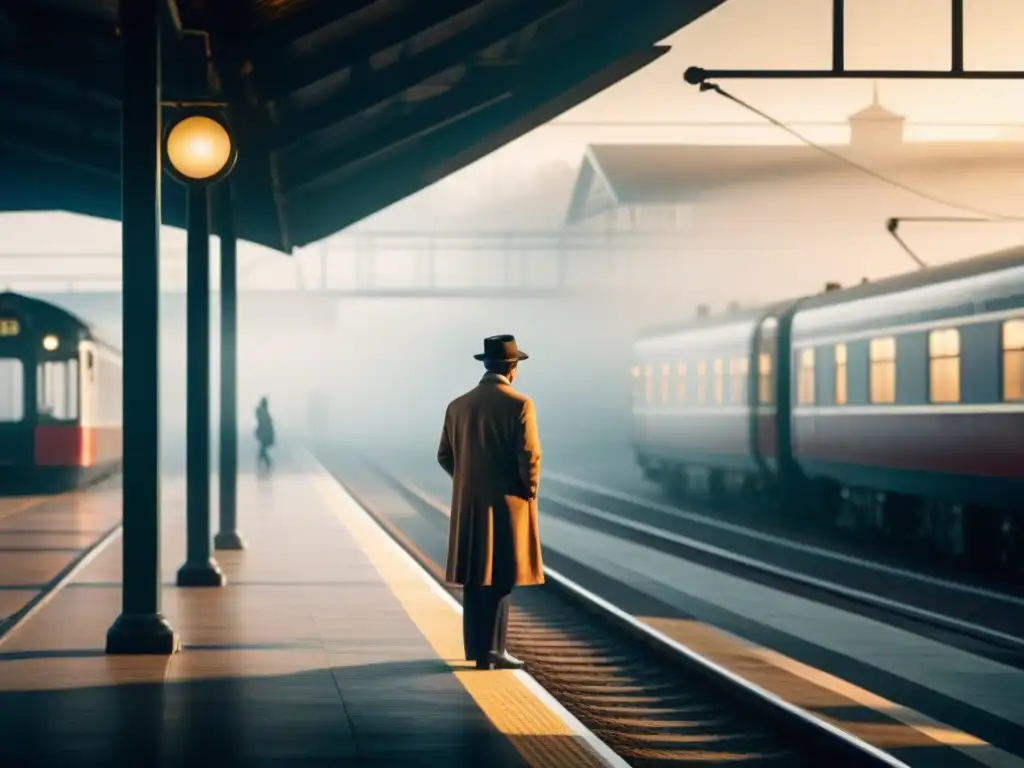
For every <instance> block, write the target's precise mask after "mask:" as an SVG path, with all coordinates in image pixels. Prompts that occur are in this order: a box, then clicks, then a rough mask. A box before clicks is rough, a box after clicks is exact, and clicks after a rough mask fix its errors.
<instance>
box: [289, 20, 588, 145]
mask: <svg viewBox="0 0 1024 768" xmlns="http://www.w3.org/2000/svg"><path fill="white" fill-rule="evenodd" d="M572 2H574V0H509V2H507V3H506V5H505V6H504V7H503V9H502V10H501V11H499V12H496V13H495V14H494V15H493V16H491V17H489V18H488V19H487V20H486V21H484V22H482V23H480V24H479V25H476V26H474V27H471V28H470V29H469V30H467V31H466V32H464V33H462V34H459V35H455V36H454V37H452V38H451V39H449V40H446V41H444V42H443V43H439V44H438V45H435V46H433V47H432V48H429V49H428V50H426V51H424V52H423V53H421V54H419V55H417V56H413V57H411V58H409V59H406V60H405V61H402V62H399V63H397V64H395V65H394V66H392V67H388V68H387V69H386V70H384V71H382V72H381V73H380V74H378V75H376V76H374V77H373V78H372V79H371V80H370V81H369V82H367V83H366V84H365V85H362V86H358V85H357V86H356V87H354V88H352V89H350V90H349V91H346V92H344V93H342V94H341V95H340V96H339V97H338V99H337V100H335V101H334V102H332V103H329V104H326V105H324V106H322V107H318V108H316V109H312V110H310V111H309V112H308V113H306V114H305V115H303V114H298V115H295V116H293V117H292V119H291V121H290V122H286V123H285V124H284V125H283V126H282V127H281V130H280V131H279V133H278V141H277V146H278V148H279V149H283V148H285V147H288V146H290V145H292V144H295V143H298V142H300V141H302V140H303V139H305V138H307V137H309V136H310V135H312V134H314V133H317V132H319V131H323V130H326V129H327V128H330V127H331V126H334V125H337V124H338V123H341V122H343V121H345V120H347V119H348V118H350V117H353V116H355V115H358V114H360V113H361V112H365V111H366V110H368V109H371V108H372V107H374V106H376V105H378V104H380V103H382V102H385V101H388V100H389V99H392V98H394V97H396V96H398V95H400V94H402V93H404V92H405V91H408V90H409V89H410V88H413V87H415V86H416V85H419V84H420V83H422V82H423V81H425V80H428V79H430V78H432V77H434V76H436V75H438V74H440V73H441V72H444V71H445V70H448V69H451V68H453V67H456V66H458V65H459V64H462V63H465V62H467V61H470V60H471V59H472V58H473V54H475V53H478V52H479V51H481V50H483V49H485V48H488V47H490V46H491V45H494V44H495V43H497V42H499V41H501V40H504V39H506V38H508V37H511V36H512V35H515V34H517V33H518V32H520V31H522V30H523V29H525V28H526V27H529V26H530V25H531V24H535V23H537V22H538V21H542V20H543V19H545V18H548V17H550V16H553V15H555V14H557V13H559V12H560V11H561V10H562V9H564V8H565V7H566V6H568V5H569V4H570V3H572Z"/></svg>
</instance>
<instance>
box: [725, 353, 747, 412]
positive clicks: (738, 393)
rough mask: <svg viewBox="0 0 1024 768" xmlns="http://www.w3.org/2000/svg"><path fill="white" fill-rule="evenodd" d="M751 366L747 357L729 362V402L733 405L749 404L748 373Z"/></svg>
mask: <svg viewBox="0 0 1024 768" xmlns="http://www.w3.org/2000/svg"><path fill="white" fill-rule="evenodd" d="M749 367H750V364H749V363H748V362H747V358H745V357H737V358H735V359H733V360H730V361H729V401H730V402H731V403H732V404H733V405H743V404H744V403H746V402H747V371H748V370H749Z"/></svg>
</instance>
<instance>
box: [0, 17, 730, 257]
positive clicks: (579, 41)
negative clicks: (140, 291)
mask: <svg viewBox="0 0 1024 768" xmlns="http://www.w3.org/2000/svg"><path fill="white" fill-rule="evenodd" d="M123 1H130V0H123ZM165 2H166V18H167V21H168V23H167V24H165V34H164V39H163V41H162V50H163V54H162V56H163V61H164V67H163V70H164V81H163V99H164V102H165V121H166V120H167V119H168V118H170V117H172V111H173V110H174V109H176V107H174V106H173V104H170V103H169V102H182V101H193V100H196V99H209V100H212V101H213V102H215V103H217V104H223V105H224V109H225V113H226V116H227V118H228V120H229V122H230V124H231V125H232V128H233V132H234V134H235V139H236V142H237V145H238V147H239V162H238V166H237V167H236V169H235V171H234V173H233V175H232V179H231V180H232V185H233V188H234V190H235V198H236V216H237V227H238V234H239V236H240V237H242V238H244V239H246V240H250V241H252V242H255V243H259V244H263V245H267V246H270V247H272V248H276V249H279V250H282V251H286V252H290V250H291V249H292V248H293V247H296V246H301V245H304V244H307V243H310V242H313V241H315V240H319V239H321V238H323V237H326V236H328V235H331V234H333V233H335V232H337V231H339V230H341V229H343V228H345V227H346V226H348V225H349V224H352V223H354V222H356V221H358V220H360V219H362V218H364V217H365V216H367V215H369V214H372V213H374V212H376V211H378V210H380V209H381V208H384V207H386V206H388V205H390V204H391V203H394V202H396V201H398V200H400V199H402V198H403V197H405V196H407V195H409V194H411V193H413V192H416V191H418V190H419V189H421V188H423V187H424V186H427V185H429V184H432V183H433V182H435V181H437V180H439V179H441V178H443V177H444V176H446V175H448V174H450V173H451V172H453V171H455V170H457V169H459V168H461V167H463V166H465V165H467V164H468V163H471V162H473V161H474V160H476V159H478V158H480V157H482V156H483V155H485V154H487V153H489V152H491V151H493V150H495V149H497V148H498V147H500V146H501V145H503V144H505V143H507V142H508V141H511V140H512V139H514V138H516V137H517V136H519V135H521V134H523V133H525V132H526V131H529V130H531V129H532V128H534V127H536V126H538V125H540V124H542V123H544V122H546V121H547V120H550V119H551V118H553V117H555V116H557V115H558V114H560V113H562V112H564V111H565V110H567V109H569V108H571V107H573V106H575V105H576V104H578V103H579V102H581V101H584V100H585V99H587V98H589V97H590V96H592V95H594V94H595V93H597V92H598V91H600V90H602V89H604V88H606V87H607V86H609V85H611V84H613V83H615V82H617V81H618V80H620V79H622V78H624V77H626V76H628V75H630V74H632V73H633V72H634V71H636V70H637V69H639V68H641V67H643V66H645V65H646V64H648V63H650V62H651V61H653V60H655V59H656V58H658V57H659V56H661V55H662V54H663V53H665V52H666V50H667V49H666V48H665V47H663V46H658V45H657V43H658V41H660V40H662V39H664V38H665V37H667V36H669V35H670V34H672V33H673V32H675V31H676V30H677V29H679V28H681V27H684V26H686V25H687V24H689V23H690V22H691V21H693V20H694V19H696V18H698V17H700V16H701V15H703V14H704V13H706V12H707V11H709V10H711V9H712V8H714V7H715V6H717V5H719V4H721V2H723V0H644V2H643V3H642V6H643V8H642V11H638V10H637V8H638V7H639V6H638V5H637V4H635V3H623V2H621V0H165ZM117 11H118V2H117V0H0V104H2V105H3V106H2V109H0V178H2V180H3V183H2V184H0V210H6V211H20V210H67V211H71V212H75V213H83V214H88V215H92V216H100V217H105V218H111V219H119V218H120V183H119V178H118V176H119V170H120V149H119V146H120V122H119V108H120V89H121V80H122V77H121V62H120V57H121V46H120V44H119V36H118V28H117V22H118V15H117ZM197 31H198V32H199V33H200V34H196V32H197ZM163 206H164V221H165V222H166V223H168V224H172V225H176V226H183V225H184V221H185V210H184V209H185V206H184V192H183V189H182V188H181V187H180V185H178V184H177V183H176V182H174V181H172V180H170V179H165V183H164V191H163Z"/></svg>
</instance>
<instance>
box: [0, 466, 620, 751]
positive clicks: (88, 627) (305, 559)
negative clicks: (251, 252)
mask: <svg viewBox="0 0 1024 768" xmlns="http://www.w3.org/2000/svg"><path fill="white" fill-rule="evenodd" d="M115 483H116V481H115ZM184 491H185V489H184V482H183V478H182V477H181V476H180V475H178V476H175V475H165V477H164V480H163V507H164V514H163V519H164V522H163V526H162V527H163V531H162V542H163V543H162V552H161V559H162V563H161V569H162V573H163V581H164V586H163V610H164V612H165V614H166V615H167V617H168V619H169V620H170V621H171V622H172V623H173V625H174V626H175V627H176V629H177V630H178V632H179V634H180V637H181V642H182V650H181V651H180V652H179V653H177V654H174V655H172V656H168V657H164V656H109V655H106V654H105V653H104V640H105V637H106V631H107V628H108V627H109V626H110V625H111V623H112V622H113V621H114V619H115V618H116V617H117V615H118V612H119V609H120V592H121V575H122V574H121V551H120V550H121V537H120V535H118V531H117V530H116V527H115V528H114V529H110V526H111V524H113V525H115V526H116V519H117V517H118V513H119V511H120V505H121V495H120V493H119V492H118V490H117V487H116V485H115V487H114V488H113V490H111V489H110V488H105V489H104V488H101V489H99V490H97V491H86V492H80V493H76V494H69V495H66V496H61V497H57V498H55V499H50V500H47V501H44V502H41V503H39V504H35V505H33V504H32V503H31V502H29V501H21V502H19V501H17V500H5V502H4V504H5V505H6V506H4V507H3V508H0V515H3V514H5V510H6V511H7V512H6V516H5V517H4V519H3V520H0V539H2V540H3V541H4V542H7V541H8V540H14V539H21V540H23V544H24V546H26V547H29V546H30V542H29V539H32V542H31V543H32V544H35V545H38V546H36V547H35V549H36V550H39V551H34V552H31V553H29V552H26V553H25V554H24V556H21V557H20V558H7V557H6V555H5V560H4V563H5V565H4V568H3V569H2V571H0V575H2V578H3V585H2V587H0V593H2V594H4V595H5V596H11V597H12V599H13V597H14V596H16V594H17V595H18V596H21V597H22V598H24V599H23V601H22V604H21V605H19V606H8V605H7V604H6V603H5V612H12V613H13V614H15V615H14V621H13V622H10V623H13V624H14V626H13V627H12V626H10V623H9V625H8V627H7V628H6V631H4V629H2V628H0V711H2V712H3V713H4V717H3V718H0V744H2V745H3V748H2V754H3V758H4V764H5V765H12V766H13V765H18V766H22V765H64V766H73V765H121V764H124V765H152V766H157V765H172V764H173V765H189V764H195V765H200V764H214V763H216V764H221V765H261V766H262V765H339V764H345V765H347V764H350V765H403V766H407V765H424V766H428V765H429V766H439V765H493V766H513V765H515V766H519V765H526V766H531V765H546V766H551V765H558V766H599V765H610V764H616V762H615V760H614V758H613V757H608V756H606V755H610V753H607V751H606V748H604V747H603V745H601V743H600V742H598V741H597V740H596V739H595V738H594V737H593V736H592V735H591V734H589V732H587V731H586V730H585V729H584V727H583V726H582V725H580V724H579V723H578V721H576V720H575V719H574V718H572V716H571V715H569V714H568V713H567V712H565V710H563V709H562V708H561V707H560V705H558V704H557V703H555V702H554V700H553V699H551V698H550V697H549V696H548V695H547V694H546V693H545V692H544V691H543V690H542V689H541V688H540V687H539V686H538V685H537V684H536V683H535V682H534V681H533V680H532V678H530V677H529V676H527V675H526V674H525V673H524V672H506V671H498V672H478V671H476V670H475V669H473V668H472V665H471V664H470V663H469V662H464V661H462V639H461V621H460V615H459V609H458V605H457V603H456V602H455V601H454V600H453V599H452V598H450V597H449V596H448V595H447V594H446V593H445V592H443V590H441V589H440V588H439V587H438V586H437V584H436V583H435V582H433V581H432V580H431V579H430V577H429V576H427V575H426V574H425V572H423V571H422V570H420V568H419V566H418V565H416V564H415V563H414V562H413V561H412V560H411V559H409V557H408V556H407V555H406V554H405V553H404V552H403V551H402V550H401V549H400V548H399V547H398V546H397V545H395V544H394V543H393V541H392V540H391V539H390V538H389V537H388V536H387V534H386V533H384V532H383V531H382V530H381V529H379V528H378V527H377V526H376V525H375V524H374V523H373V522H372V520H371V518H369V517H368V516H367V515H366V513H365V512H363V510H362V509H361V507H359V505H358V504H357V503H356V502H355V501H354V500H353V499H352V498H351V496H349V495H348V494H347V492H346V491H345V490H344V489H343V488H342V486H340V485H339V484H338V483H337V482H336V481H335V480H334V479H333V477H331V476H330V475H328V474H327V473H326V472H325V471H324V470H323V469H322V468H320V467H319V465H316V464H315V462H313V461H312V459H307V458H305V457H304V455H302V454H296V455H294V456H290V457H282V460H281V462H280V465H279V466H278V467H277V469H276V470H275V474H274V476H273V477H272V478H270V479H268V480H258V479H257V478H256V477H255V476H254V475H252V474H242V475H240V477H239V484H238V492H239V493H238V501H239V508H240V512H241V517H242V521H243V526H244V531H245V536H246V540H247V542H248V547H247V549H246V550H245V551H236V552H218V560H219V562H220V566H221V568H222V569H223V571H224V573H225V575H226V577H227V586H226V587H225V588H222V589H202V588H199V589H196V588H193V589H181V588H177V587H175V586H173V585H174V572H175V570H176V569H177V567H178V566H179V565H180V563H181V562H182V561H183V559H184V557H185V539H186V537H185V522H186V521H185V515H184ZM5 523H7V524H5ZM61 536H63V537H65V538H68V537H72V538H74V539H75V541H76V542H78V545H79V547H80V548H79V549H78V550H75V552H76V553H77V554H73V553H70V552H69V553H67V554H65V555H62V556H63V557H64V558H65V560H64V561H62V562H61V563H57V562H53V563H49V562H48V563H47V564H46V565H47V567H45V568H44V567H43V563H42V560H41V559H40V558H43V559H46V558H49V557H51V555H50V554H40V552H41V550H40V549H39V548H40V547H43V545H45V544H47V543H50V544H52V541H50V540H51V539H53V537H61ZM44 539H46V541H44ZM93 545H95V546H93ZM43 548H45V547H43ZM90 548H91V549H90ZM86 550H89V552H88V555H87V556H85V557H80V556H81V554H82V553H83V552H85V551H86ZM76 557H80V559H79V562H78V565H76V566H73V567H71V568H70V569H67V567H66V566H67V564H68V563H70V562H71V561H72V560H74V559H75V558H76ZM41 569H42V570H45V571H46V573H42V571H41ZM62 569H65V570H67V571H68V572H66V573H64V575H63V579H62V578H61V577H60V574H61V570H62ZM50 578H55V579H56V580H55V582H53V583H50V584H49V585H48V588H47V589H45V590H44V589H43V588H44V587H46V586H47V585H40V590H41V591H45V595H44V596H43V598H42V599H37V598H36V596H35V594H34V593H33V594H30V593H29V592H28V591H27V590H26V589H22V590H20V591H19V590H18V589H16V587H17V586H18V585H21V586H25V587H27V584H28V583H29V582H33V581H46V580H47V579H50ZM30 601H34V603H33V605H32V606H30V608H29V610H28V611H22V615H21V616H20V620H18V619H19V616H18V615H17V613H16V612H17V611H19V610H20V609H21V608H22V607H24V605H26V604H27V603H28V602H30Z"/></svg>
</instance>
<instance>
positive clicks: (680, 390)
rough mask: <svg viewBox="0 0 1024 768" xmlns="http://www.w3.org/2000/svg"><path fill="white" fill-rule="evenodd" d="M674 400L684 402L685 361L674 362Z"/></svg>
mask: <svg viewBox="0 0 1024 768" xmlns="http://www.w3.org/2000/svg"><path fill="white" fill-rule="evenodd" d="M676 400H677V401H678V402H680V403H685V402H686V363H677V364H676Z"/></svg>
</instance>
